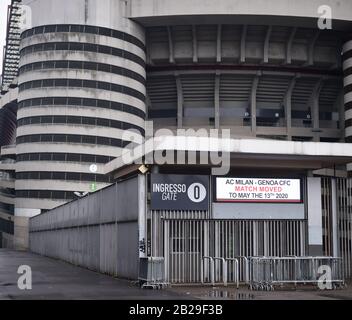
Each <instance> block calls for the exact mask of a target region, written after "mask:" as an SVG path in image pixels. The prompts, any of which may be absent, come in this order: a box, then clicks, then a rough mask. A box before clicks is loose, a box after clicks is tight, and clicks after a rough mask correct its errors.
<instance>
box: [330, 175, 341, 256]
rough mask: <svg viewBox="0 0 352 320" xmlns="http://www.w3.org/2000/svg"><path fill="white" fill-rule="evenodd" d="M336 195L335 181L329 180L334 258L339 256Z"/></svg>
mask: <svg viewBox="0 0 352 320" xmlns="http://www.w3.org/2000/svg"><path fill="white" fill-rule="evenodd" d="M337 197H338V194H337V185H336V179H334V178H332V179H331V216H332V221H331V222H332V254H333V255H334V257H338V256H339V238H338V218H337V211H338V199H337Z"/></svg>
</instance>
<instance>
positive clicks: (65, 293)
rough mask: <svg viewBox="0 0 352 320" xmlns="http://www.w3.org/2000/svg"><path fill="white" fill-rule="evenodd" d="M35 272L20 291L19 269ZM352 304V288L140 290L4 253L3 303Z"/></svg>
mask: <svg viewBox="0 0 352 320" xmlns="http://www.w3.org/2000/svg"><path fill="white" fill-rule="evenodd" d="M21 265H28V266H30V267H31V269H32V289H31V290H20V289H19V288H18V285H17V281H18V279H19V277H20V276H21V275H20V274H17V270H18V267H19V266H21ZM4 299H6V300H18V299H19V300H34V299H35V300H75V299H85V300H86V299H89V300H101V299H103V300H188V299H206V300H209V299H210V300H218V299H225V300H336V299H338V300H352V285H351V284H350V285H349V286H348V287H347V289H343V290H329V291H321V290H317V289H316V288H313V287H303V288H298V289H297V290H296V289H295V290H293V289H291V290H276V291H273V292H266V291H265V292H262V291H249V290H248V289H247V288H246V287H240V289H236V288H234V287H228V288H224V287H215V288H212V287H201V286H188V287H179V286H173V287H171V288H168V289H164V290H148V289H140V288H139V287H138V286H136V285H135V284H134V283H133V282H132V281H128V280H121V279H116V278H113V277H110V276H107V275H103V274H100V273H96V272H93V271H90V270H86V269H84V268H80V267H77V266H73V265H71V264H69V263H66V262H63V261H58V260H54V259H50V258H47V257H42V256H39V255H36V254H32V253H29V252H17V251H11V250H5V249H0V300H4Z"/></svg>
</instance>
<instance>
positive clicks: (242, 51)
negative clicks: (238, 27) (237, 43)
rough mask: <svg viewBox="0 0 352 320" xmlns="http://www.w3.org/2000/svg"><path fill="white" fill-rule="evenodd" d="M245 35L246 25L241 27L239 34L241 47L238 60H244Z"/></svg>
mask: <svg viewBox="0 0 352 320" xmlns="http://www.w3.org/2000/svg"><path fill="white" fill-rule="evenodd" d="M246 37H247V25H244V26H243V28H242V34H241V48H240V62H241V63H243V62H246Z"/></svg>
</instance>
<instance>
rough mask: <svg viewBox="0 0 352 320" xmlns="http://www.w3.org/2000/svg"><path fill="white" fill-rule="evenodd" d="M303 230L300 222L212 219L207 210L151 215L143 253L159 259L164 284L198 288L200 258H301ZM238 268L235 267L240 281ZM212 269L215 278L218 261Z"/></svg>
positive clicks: (305, 225)
mask: <svg viewBox="0 0 352 320" xmlns="http://www.w3.org/2000/svg"><path fill="white" fill-rule="evenodd" d="M306 229H307V222H306V220H215V219H214V220H213V219H210V217H209V212H208V211H151V212H150V214H149V223H148V230H149V231H148V238H149V239H150V250H149V251H150V252H149V253H150V254H151V255H153V256H163V255H165V274H166V278H167V279H166V280H167V281H169V282H171V283H197V282H198V283H199V282H200V281H201V264H202V257H203V256H213V257H223V258H234V257H240V256H241V257H243V256H246V257H249V256H258V255H267V256H289V255H295V256H304V255H305V254H306V246H307V239H306ZM161 235H163V236H161ZM243 263H244V260H241V263H240V265H239V269H240V280H241V281H243V280H244V278H245V272H244V270H245V268H244V267H245V266H244V264H243ZM215 269H216V270H215V274H216V275H218V273H220V272H221V264H220V261H218V260H217V261H216V263H215ZM229 271H230V269H229ZM229 280H231V277H229Z"/></svg>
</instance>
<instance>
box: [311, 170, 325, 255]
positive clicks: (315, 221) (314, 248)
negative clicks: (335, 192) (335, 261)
mask: <svg viewBox="0 0 352 320" xmlns="http://www.w3.org/2000/svg"><path fill="white" fill-rule="evenodd" d="M307 209H308V255H311V256H319V255H322V254H323V226H322V222H323V219H322V206H321V178H315V177H314V178H313V177H308V178H307Z"/></svg>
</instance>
